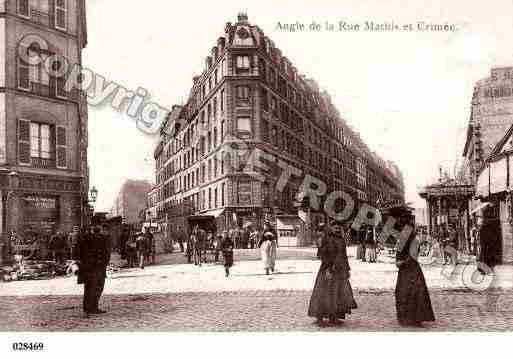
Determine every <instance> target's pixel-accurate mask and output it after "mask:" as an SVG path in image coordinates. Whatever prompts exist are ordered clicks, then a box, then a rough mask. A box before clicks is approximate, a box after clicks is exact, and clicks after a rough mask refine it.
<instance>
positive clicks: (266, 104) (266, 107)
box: [260, 87, 269, 111]
mask: <svg viewBox="0 0 513 359" xmlns="http://www.w3.org/2000/svg"><path fill="white" fill-rule="evenodd" d="M260 98H261V101H262V109H263V110H264V111H269V99H268V98H267V90H266V89H265V88H263V87H261V88H260Z"/></svg>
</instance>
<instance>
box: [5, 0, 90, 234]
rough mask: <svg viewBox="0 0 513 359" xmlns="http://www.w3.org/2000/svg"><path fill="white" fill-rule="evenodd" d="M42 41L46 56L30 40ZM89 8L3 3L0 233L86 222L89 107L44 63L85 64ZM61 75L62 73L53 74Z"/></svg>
mask: <svg viewBox="0 0 513 359" xmlns="http://www.w3.org/2000/svg"><path fill="white" fill-rule="evenodd" d="M30 38H31V39H34V38H37V39H39V40H40V41H41V42H42V43H45V44H46V46H45V48H42V47H41V46H38V45H35V43H34V42H31V41H30V40H28V39H30ZM86 44H87V29H86V13H85V0H0V194H1V201H0V206H1V213H2V215H1V217H0V230H1V232H2V233H3V234H4V238H5V237H6V235H5V234H7V233H11V232H13V231H14V232H16V233H17V235H18V237H24V236H27V235H30V234H33V233H39V234H42V233H50V232H55V231H70V230H71V229H72V227H73V225H80V224H81V223H82V221H83V220H84V217H85V213H86V211H85V209H86V208H87V193H88V167H87V143H88V138H87V106H86V100H85V96H84V95H83V93H81V92H79V91H76V90H73V91H71V90H70V89H68V88H67V87H66V86H65V82H66V80H65V79H66V76H62V77H56V76H54V75H55V73H54V72H52V71H46V70H45V68H44V64H43V63H37V64H34V63H31V62H30V61H28V62H27V60H26V57H25V58H24V56H21V55H20V54H27V57H29V56H30V57H34V55H38V56H39V57H40V58H43V59H44V58H48V57H49V56H52V55H62V56H64V57H65V58H66V59H67V61H68V63H69V64H70V65H71V66H72V65H74V64H79V65H80V64H81V62H82V50H83V49H84V48H85V46H86ZM54 70H58V69H54Z"/></svg>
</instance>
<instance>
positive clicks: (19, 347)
mask: <svg viewBox="0 0 513 359" xmlns="http://www.w3.org/2000/svg"><path fill="white" fill-rule="evenodd" d="M12 349H13V350H14V351H42V350H44V344H43V343H20V342H16V343H12Z"/></svg>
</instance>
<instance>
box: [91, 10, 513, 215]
mask: <svg viewBox="0 0 513 359" xmlns="http://www.w3.org/2000/svg"><path fill="white" fill-rule="evenodd" d="M240 11H244V12H247V14H248V17H249V22H250V23H251V24H256V25H258V26H259V27H260V28H261V29H262V30H263V31H264V33H265V35H267V36H268V37H270V38H271V40H273V41H274V43H275V44H276V46H277V47H278V48H280V49H281V51H282V54H283V55H284V56H286V57H287V58H288V59H289V60H290V61H291V62H292V63H293V64H294V65H295V67H296V68H297V69H298V71H299V72H300V73H303V74H305V75H306V77H308V78H313V79H315V80H316V81H317V82H318V84H319V86H320V88H321V89H324V90H326V91H327V92H328V93H329V94H330V95H331V97H332V101H333V103H334V105H335V106H336V107H337V108H338V109H339V111H340V113H341V115H342V117H343V118H344V119H345V121H346V122H347V123H348V124H350V125H351V126H353V127H354V128H355V129H356V130H358V131H359V132H360V135H361V137H362V139H363V140H364V141H365V142H366V143H367V145H368V146H369V147H370V148H371V149H372V150H375V151H376V152H378V153H379V154H380V155H381V156H382V157H383V158H385V159H390V160H393V161H394V162H396V163H397V165H398V166H399V168H400V169H401V171H402V173H403V176H404V179H405V185H406V200H407V201H409V202H412V204H413V206H415V207H424V206H425V204H424V202H423V200H422V199H421V198H420V197H419V196H418V195H417V191H418V187H419V186H423V185H425V184H427V183H430V182H433V181H435V180H436V179H437V178H438V168H439V166H440V165H442V166H443V167H445V168H448V169H449V170H450V172H451V173H452V170H453V168H454V163H455V161H458V160H460V158H461V155H462V152H463V146H464V143H465V131H466V127H467V124H468V120H469V116H470V102H471V97H472V92H473V86H474V84H475V82H476V81H478V80H480V79H482V78H486V77H487V76H489V73H490V69H491V68H492V67H501V66H510V65H513V58H512V55H513V48H512V47H511V39H512V38H513V26H512V25H511V16H512V15H513V2H511V1H502V0H498V1H494V2H493V5H492V3H482V2H476V3H473V2H468V1H451V2H447V1H445V2H442V1H438V0H437V1H426V2H422V1H415V5H413V4H412V2H411V1H399V0H392V1H387V2H386V4H385V2H383V1H370V0H345V1H343V2H342V1H340V2H332V1H324V0H316V1H300V0H295V1H279V2H277V1H266V0H263V1H262V0H261V1H258V2H256V1H254V2H242V1H216V2H205V1H196V0H189V1H180V2H178V1H176V2H175V1H169V0H147V1H144V2H139V1H126V0H108V1H106V0H87V17H88V38H89V43H88V46H87V48H86V49H85V50H84V52H83V62H84V66H86V67H88V68H89V69H91V70H93V71H95V72H96V73H98V74H101V75H102V76H104V77H105V78H106V79H107V80H109V81H114V82H116V83H118V84H120V85H122V86H124V87H126V88H127V89H131V90H134V91H135V90H136V89H137V88H139V87H142V88H144V89H146V90H148V91H149V93H150V95H151V100H152V101H155V102H157V103H158V104H160V105H161V106H164V107H168V108H171V106H172V105H173V104H180V103H185V102H186V100H187V96H188V93H189V90H190V88H191V86H192V78H193V76H194V75H197V74H200V73H201V72H202V71H203V69H204V63H205V57H206V56H207V55H209V54H210V50H211V48H212V47H213V46H214V45H215V43H216V40H217V38H218V37H219V36H222V35H223V32H224V26H225V24H226V22H232V23H234V22H236V20H237V14H238V13H239V12H240ZM340 21H346V22H347V23H359V24H362V23H363V22H365V21H373V22H375V23H383V22H387V23H392V22H393V23H395V24H398V25H400V26H402V25H404V24H410V23H411V24H414V25H416V23H417V22H418V21H423V22H426V23H434V24H442V25H443V24H446V23H448V24H454V25H455V26H456V31H454V32H364V31H353V32H347V31H341V32H329V31H325V30H323V31H319V32H309V31H304V32H286V31H283V30H280V29H279V28H278V26H277V25H278V23H279V22H280V23H282V24H283V23H290V24H291V23H297V22H299V23H303V24H305V25H306V26H307V27H308V26H309V25H310V24H311V23H312V22H316V23H319V24H321V25H322V26H323V27H324V24H325V23H326V22H328V23H333V24H335V26H336V27H337V28H338V24H339V22H340ZM157 140H158V139H157V138H156V137H155V136H151V135H148V134H145V133H143V132H141V131H140V130H139V129H138V128H137V126H136V123H135V121H134V120H133V119H132V118H130V117H128V116H127V115H126V114H123V113H120V112H118V111H116V110H114V109H112V108H111V107H109V106H108V105H102V106H91V107H90V108H89V167H90V175H91V177H90V184H91V186H93V185H94V186H95V187H96V188H97V189H98V200H97V203H96V205H95V208H96V210H109V209H110V207H111V206H112V204H113V201H114V198H115V197H116V195H117V193H118V191H119V189H120V187H121V184H122V183H123V182H124V180H126V179H129V178H130V179H147V180H149V181H151V182H154V167H155V166H154V160H153V150H154V148H155V144H156V141H157Z"/></svg>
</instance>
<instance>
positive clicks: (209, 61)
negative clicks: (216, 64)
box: [205, 56, 212, 71]
mask: <svg viewBox="0 0 513 359" xmlns="http://www.w3.org/2000/svg"><path fill="white" fill-rule="evenodd" d="M205 65H206V67H207V71H208V70H209V69H210V68H211V67H212V56H207V57H206V58H205Z"/></svg>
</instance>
